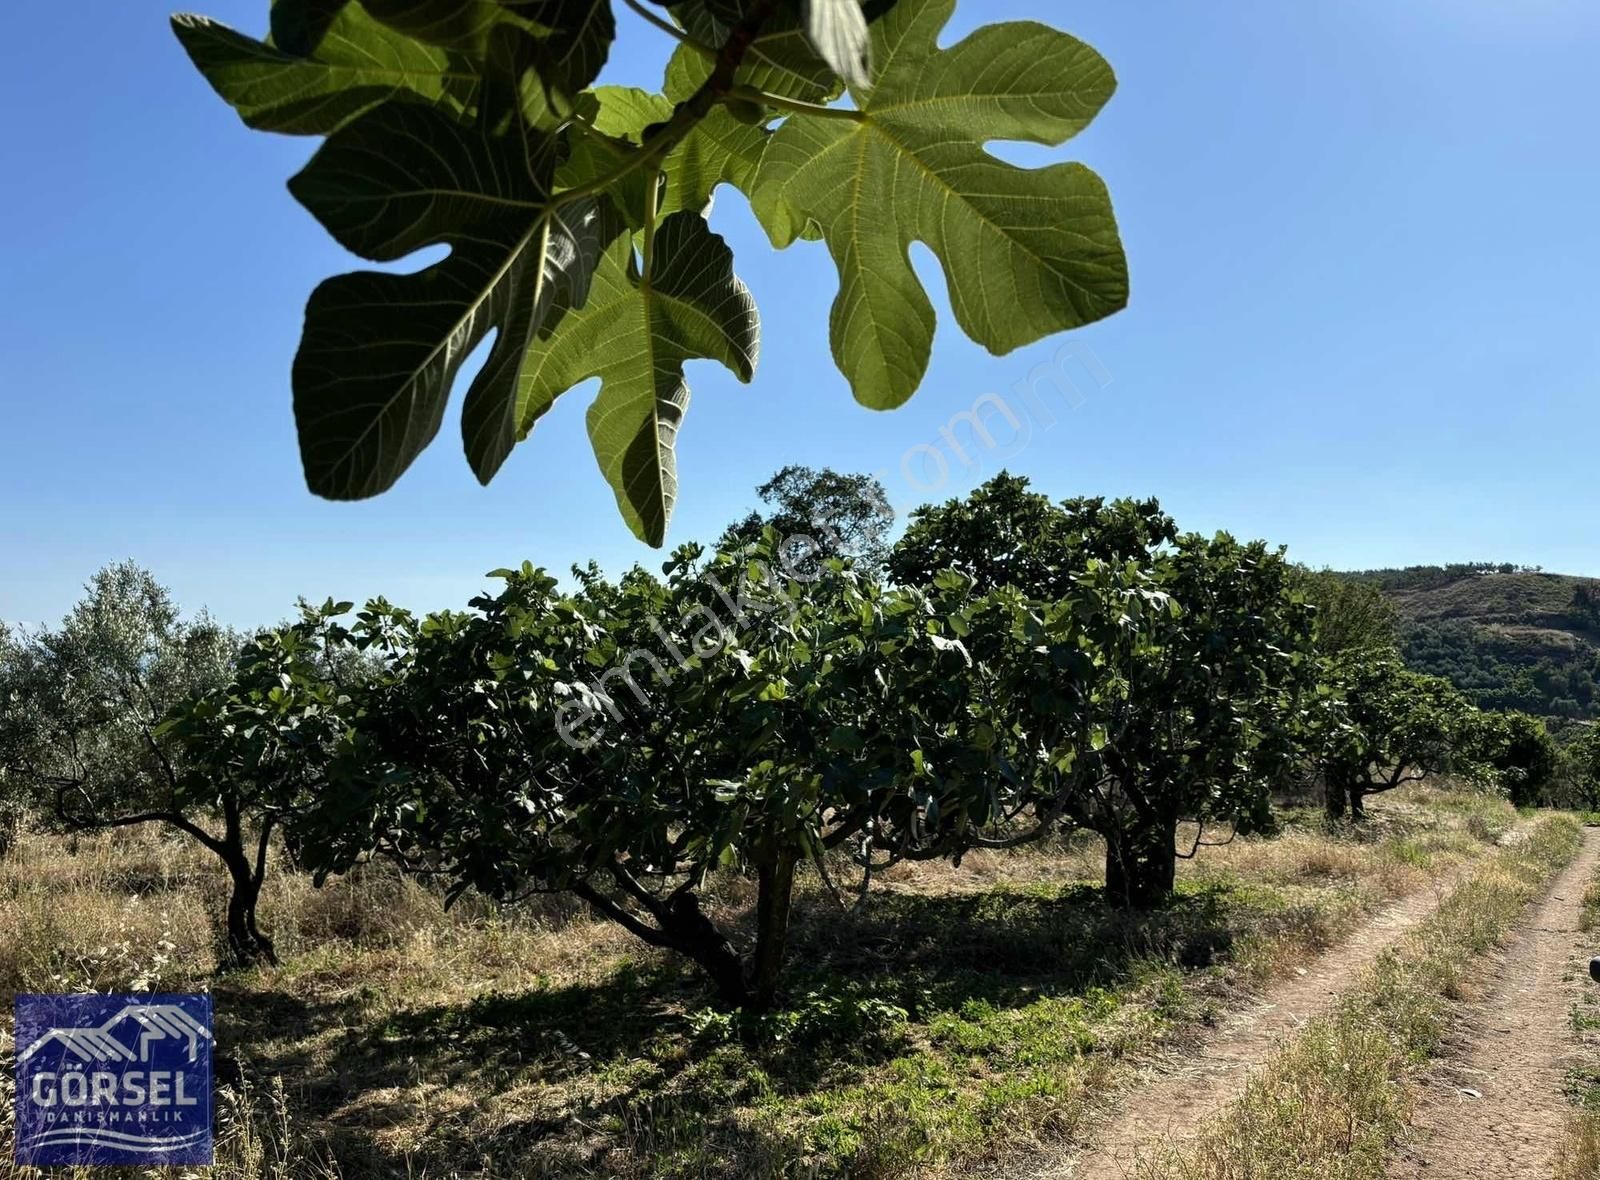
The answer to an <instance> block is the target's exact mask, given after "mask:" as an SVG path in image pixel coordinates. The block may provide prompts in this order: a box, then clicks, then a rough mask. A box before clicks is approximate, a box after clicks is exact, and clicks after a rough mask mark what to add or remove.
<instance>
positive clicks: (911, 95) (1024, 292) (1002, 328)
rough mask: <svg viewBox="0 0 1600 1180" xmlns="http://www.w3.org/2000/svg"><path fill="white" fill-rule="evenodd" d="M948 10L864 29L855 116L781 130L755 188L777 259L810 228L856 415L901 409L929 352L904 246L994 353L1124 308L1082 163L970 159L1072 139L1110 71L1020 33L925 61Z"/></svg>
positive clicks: (910, 5)
mask: <svg viewBox="0 0 1600 1180" xmlns="http://www.w3.org/2000/svg"><path fill="white" fill-rule="evenodd" d="M953 8H954V0H901V2H900V3H899V4H898V5H896V6H895V8H894V9H893V10H892V11H891V12H890V13H889V14H888V15H887V16H885V17H883V19H881V20H880V21H878V22H877V23H875V24H874V25H873V26H872V52H873V58H874V61H875V62H876V67H877V69H878V70H879V75H878V77H877V79H876V80H875V82H874V85H873V87H872V89H871V90H870V91H865V92H864V91H855V92H853V96H854V98H855V100H856V105H857V107H858V108H859V117H850V116H849V115H844V116H843V117H821V116H813V115H806V114H799V115H794V116H793V117H791V118H788V119H787V120H786V121H785V122H784V124H783V126H782V127H781V128H780V129H779V130H778V132H777V134H776V135H775V136H774V138H773V140H772V142H771V144H770V145H769V146H768V149H767V152H766V156H765V159H764V160H763V163H762V167H761V171H760V174H759V176H758V178H757V181H756V193H755V196H754V198H753V201H754V204H755V207H756V211H757V213H758V215H759V216H760V217H761V219H762V222H763V224H764V225H765V226H766V228H767V231H768V233H769V234H770V236H771V237H772V239H773V241H774V243H775V244H777V245H778V246H780V247H782V246H787V245H789V244H790V243H791V242H793V241H794V240H795V239H796V238H797V237H800V236H801V235H802V234H804V233H805V232H806V230H807V227H808V226H815V227H817V228H818V229H820V231H821V233H822V235H823V236H824V237H825V239H826V240H827V243H828V247H829V250H830V252H831V253H832V255H833V258H834V261H835V264H836V265H837V266H838V269H839V276H840V294H839V297H838V299H837V300H836V301H835V303H834V306H833V313H832V318H831V328H832V342H833V353H834V358H835V360H836V361H837V363H838V364H839V367H840V369H841V370H843V372H844V373H845V375H846V376H847V377H848V378H849V380H850V383H851V385H852V387H853V389H854V391H855V395H856V397H857V399H858V400H860V401H861V402H862V403H863V404H865V405H868V406H872V407H875V408H879V409H887V408H891V407H893V406H897V405H900V404H901V403H902V402H904V401H905V400H906V399H907V398H909V397H910V396H911V394H912V393H913V392H914V391H915V390H916V388H917V386H918V384H919V383H920V382H921V380H922V377H923V375H924V374H925V373H926V371H927V367H928V360H929V356H930V353H931V350H932V345H933V331H934V310H933V305H932V303H931V302H930V301H929V299H928V296H927V293H926V292H925V291H924V290H923V288H922V284H921V282H920V281H919V280H918V278H917V276H916V273H915V272H914V271H913V270H912V268H911V262H910V253H909V250H910V246H911V244H912V243H913V242H917V241H921V242H924V243H926V244H927V245H928V246H929V247H931V248H932V250H933V252H934V254H935V255H937V256H938V258H939V260H940V261H941V262H942V263H943V265H944V272H945V278H946V281H947V283H948V285H949V294H950V302H951V305H952V307H953V308H954V310H955V314H956V319H957V321H958V322H959V323H960V325H961V327H962V328H963V329H964V330H965V331H966V333H967V335H969V336H971V337H972V338H973V339H974V340H976V341H978V342H979V343H980V344H982V345H984V346H985V347H986V348H988V349H989V350H990V351H991V352H994V353H997V354H1001V353H1006V352H1010V351H1011V350H1013V349H1016V348H1019V347H1021V346H1023V345H1025V344H1030V343H1032V342H1034V341H1036V340H1039V339H1041V338H1042V337H1045V336H1048V335H1051V334H1052V333H1055V332H1059V331H1062V330H1064V329H1067V328H1073V327H1078V326H1080V325H1082V324H1086V323H1090V322H1092V321H1094V320H1097V319H1100V318H1102V317H1104V316H1107V315H1110V314H1111V313H1112V312H1114V311H1116V310H1118V309H1119V308H1121V307H1122V306H1123V305H1124V304H1125V303H1126V301H1127V294H1128V283H1127V268H1126V261H1125V259H1124V257H1123V253H1122V246H1121V242H1120V240H1119V238H1118V234H1117V226H1116V220H1115V217H1114V216H1113V214H1112V210H1111V202H1110V198H1109V197H1108V195H1107V193H1106V190H1105V186H1104V185H1103V184H1102V183H1101V181H1100V178H1099V177H1097V176H1096V175H1095V174H1094V173H1093V172H1091V171H1090V170H1089V169H1087V168H1085V167H1083V166H1082V165H1080V164H1056V165H1052V166H1050V167H1046V168H1040V169H1026V168H1019V167H1017V166H1015V165H1012V164H1008V163H1005V162H1003V161H1001V160H998V159H996V158H995V157H994V156H992V155H990V154H989V153H988V152H986V151H984V149H983V144H984V143H986V142H987V141H990V140H996V139H1013V140H1023V141H1028V142H1034V143H1043V144H1059V143H1062V142H1063V141H1065V140H1066V139H1067V138H1069V137H1070V136H1072V135H1074V134H1076V133H1077V132H1078V131H1080V130H1081V129H1082V128H1083V127H1084V126H1086V125H1087V124H1088V123H1089V121H1090V120H1091V119H1093V117H1094V116H1095V114H1096V112H1098V111H1099V109H1100V107H1101V106H1102V105H1104V103H1105V102H1106V100H1107V99H1109V98H1110V96H1111V93H1112V91H1113V89H1114V87H1115V81H1114V79H1113V77H1112V74H1111V69H1110V67H1109V66H1107V65H1106V63H1105V61H1104V60H1103V59H1102V58H1101V57H1100V56H1099V55H1098V54H1097V53H1095V52H1094V50H1092V49H1090V48H1089V47H1088V46H1086V45H1084V44H1083V43H1082V42H1080V41H1077V40H1076V39H1074V38H1072V37H1070V36H1068V35H1066V34H1065V33H1060V32H1057V31H1055V30H1053V29H1050V28H1047V27H1045V26H1043V25H1038V24H1033V23H1030V22H1018V23H1012V24H1003V25H991V26H988V27H985V28H982V29H979V30H978V31H977V32H976V33H974V34H972V35H971V36H969V37H968V38H966V39H965V40H963V41H961V42H960V43H958V44H957V45H955V46H953V47H952V48H950V49H940V48H939V46H938V36H939V32H940V30H941V29H942V28H943V27H944V25H945V23H946V21H947V20H948V19H949V16H950V14H951V11H952V10H953ZM841 114H842V113H841Z"/></svg>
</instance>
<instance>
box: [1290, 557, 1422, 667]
mask: <svg viewBox="0 0 1600 1180" xmlns="http://www.w3.org/2000/svg"><path fill="white" fill-rule="evenodd" d="M1295 586H1296V589H1298V590H1299V592H1300V593H1301V594H1302V595H1303V596H1304V597H1305V600H1306V601H1307V602H1308V603H1310V604H1311V606H1312V607H1313V608H1314V609H1315V610H1316V613H1317V614H1316V627H1317V651H1318V652H1320V653H1321V654H1323V655H1325V656H1334V655H1339V654H1341V653H1343V652H1357V651H1379V652H1388V651H1393V650H1394V649H1395V647H1396V645H1397V644H1398V642H1399V615H1398V614H1397V613H1396V611H1395V609H1394V605H1393V604H1392V603H1391V602H1390V601H1389V600H1388V599H1387V598H1385V597H1384V594H1383V591H1382V590H1381V589H1380V588H1379V587H1378V586H1377V585H1376V584H1375V583H1373V582H1370V581H1364V580H1362V579H1360V578H1353V577H1350V576H1349V575H1347V574H1340V573H1336V572H1334V571H1333V570H1326V569H1324V570H1312V569H1307V568H1305V567H1303V566H1296V567H1295Z"/></svg>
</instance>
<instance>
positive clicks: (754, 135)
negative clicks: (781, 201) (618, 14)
mask: <svg viewBox="0 0 1600 1180" xmlns="http://www.w3.org/2000/svg"><path fill="white" fill-rule="evenodd" d="M585 101H586V103H587V104H588V106H589V109H588V110H587V112H586V113H587V115H588V117H589V120H590V122H589V127H590V128H591V129H592V131H593V132H594V134H585V135H579V136H575V137H574V140H573V146H572V152H571V156H570V158H569V159H568V160H566V162H565V163H563V165H562V167H561V169H560V170H559V171H558V172H557V174H556V179H557V183H558V184H559V185H560V186H561V187H562V188H573V187H577V186H579V185H582V184H587V183H591V182H593V181H595V180H597V179H599V178H601V177H604V176H609V175H614V174H615V173H616V172H617V171H618V169H619V168H621V166H622V165H623V164H624V162H625V161H626V160H627V158H628V156H629V155H630V154H631V153H632V152H633V151H634V150H635V149H636V148H637V146H638V145H639V144H640V143H641V142H642V141H643V139H644V135H645V132H646V131H647V130H648V129H649V128H650V127H652V126H654V125H656V124H659V123H662V122H665V121H666V120H667V119H668V118H670V117H671V115H672V110H673V104H672V103H670V102H668V101H667V100H666V99H665V98H663V97H661V96H660V95H657V94H650V93H648V92H646V91H643V90H637V89H634V88H632V87H622V86H601V87H598V88H597V89H595V90H594V91H592V92H591V94H590V95H586V96H585ZM766 140H767V133H766V132H765V131H763V130H762V129H761V128H759V127H751V126H748V125H747V124H744V123H741V122H739V121H738V120H737V119H735V118H733V116H731V115H729V114H728V113H727V111H725V110H723V109H722V108H720V107H718V108H716V109H713V110H712V111H711V112H710V113H709V114H708V115H707V116H706V117H705V118H704V119H702V120H701V121H700V122H699V123H698V124H696V125H695V127H694V129H693V130H692V131H690V132H689V134H688V135H686V136H685V137H684V138H683V139H682V140H681V141H680V142H679V143H678V144H676V145H675V146H674V147H673V149H672V151H671V152H669V153H668V154H667V156H666V157H665V159H663V160H662V163H661V170H662V173H663V181H662V186H661V191H660V194H659V196H658V205H657V213H658V214H659V215H665V214H668V213H675V212H677V211H678V210H680V209H688V210H692V211H694V212H696V213H700V212H704V210H705V209H706V207H707V206H708V205H709V204H710V201H711V193H712V190H713V189H715V188H716V187H717V185H719V184H724V183H726V184H732V185H735V186H737V187H738V188H740V189H743V190H745V191H746V192H748V191H749V189H750V187H751V185H752V183H753V182H754V179H755V175H756V169H757V168H758V167H759V166H760V163H761V151H762V148H763V147H764V146H765V145H766ZM650 183H651V177H650V175H649V170H648V169H639V170H637V171H636V172H634V173H633V174H632V175H630V176H628V177H627V178H625V179H624V180H623V181H622V182H621V183H620V184H619V185H618V186H617V187H616V188H615V189H613V191H612V196H613V198H614V199H615V200H616V201H617V203H618V204H619V205H620V206H622V208H623V209H624V210H625V211H626V212H627V214H628V220H629V224H631V225H632V226H634V228H636V229H637V228H642V227H643V225H644V217H645V204H646V198H647V196H648V194H649V185H650Z"/></svg>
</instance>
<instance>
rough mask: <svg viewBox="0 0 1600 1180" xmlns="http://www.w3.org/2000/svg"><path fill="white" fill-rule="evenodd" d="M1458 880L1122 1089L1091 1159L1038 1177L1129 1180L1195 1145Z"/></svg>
mask: <svg viewBox="0 0 1600 1180" xmlns="http://www.w3.org/2000/svg"><path fill="white" fill-rule="evenodd" d="M1455 881H1456V877H1455V876H1450V877H1446V878H1444V879H1442V880H1439V881H1436V882H1434V883H1433V884H1432V885H1431V886H1427V887H1424V888H1423V889H1421V890H1419V891H1418V892H1416V893H1413V894H1411V895H1410V896H1409V897H1405V898H1402V899H1401V900H1400V901H1397V902H1394V903H1392V904H1391V905H1389V906H1388V907H1387V908H1385V909H1382V910H1380V911H1378V913H1377V914H1376V915H1375V916H1374V917H1373V918H1372V919H1371V920H1370V921H1369V922H1367V923H1366V924H1365V925H1363V926H1362V927H1361V928H1360V929H1358V930H1357V931H1356V932H1355V933H1354V934H1352V935H1351V937H1350V938H1349V939H1348V940H1347V941H1345V942H1343V943H1341V944H1340V945H1339V946H1337V947H1334V948H1333V949H1331V950H1329V951H1327V952H1326V953H1325V954H1322V955H1319V956H1317V957H1316V958H1315V959H1311V960H1308V961H1307V964H1306V967H1305V968H1304V971H1305V974H1303V975H1295V976H1291V977H1290V978H1289V979H1287V980H1284V981H1282V982H1279V983H1276V984H1273V985H1271V986H1269V987H1268V988H1267V989H1266V991H1265V992H1264V993H1263V994H1262V996H1261V997H1260V998H1259V999H1258V1000H1257V1001H1256V1002H1254V1003H1252V1004H1251V1005H1249V1006H1248V1007H1246V1008H1244V1009H1242V1010H1240V1011H1238V1012H1236V1013H1233V1014H1231V1015H1230V1016H1229V1017H1228V1018H1227V1019H1226V1020H1225V1021H1224V1022H1223V1023H1222V1024H1221V1025H1219V1026H1218V1027H1217V1028H1215V1029H1211V1030H1206V1031H1201V1032H1196V1033H1195V1034H1194V1035H1193V1036H1192V1037H1191V1038H1190V1039H1189V1041H1187V1042H1186V1043H1185V1044H1183V1045H1182V1046H1180V1047H1179V1052H1177V1053H1174V1054H1173V1055H1172V1056H1171V1057H1170V1058H1167V1059H1164V1060H1161V1061H1158V1062H1156V1063H1154V1065H1153V1066H1152V1067H1151V1068H1150V1069H1149V1070H1147V1071H1146V1073H1145V1075H1144V1076H1142V1077H1135V1078H1134V1079H1133V1081H1132V1082H1131V1083H1130V1085H1128V1086H1127V1087H1125V1088H1123V1090H1122V1094H1121V1098H1122V1101H1121V1104H1120V1105H1119V1106H1118V1107H1117V1109H1116V1110H1114V1111H1113V1112H1110V1113H1109V1115H1108V1118H1107V1121H1106V1122H1105V1123H1104V1125H1103V1127H1102V1128H1101V1130H1100V1131H1099V1133H1098V1134H1097V1135H1096V1136H1095V1139H1094V1142H1093V1143H1092V1144H1091V1145H1090V1147H1089V1149H1088V1150H1087V1151H1086V1152H1085V1153H1084V1154H1082V1155H1080V1156H1078V1157H1077V1158H1076V1159H1072V1160H1065V1161H1062V1162H1060V1163H1057V1164H1053V1165H1051V1166H1049V1167H1046V1168H1045V1169H1043V1170H1042V1171H1035V1172H1033V1173H1031V1177H1032V1180H1123V1177H1125V1176H1129V1175H1132V1174H1133V1170H1134V1167H1133V1165H1134V1161H1135V1159H1136V1157H1137V1156H1138V1155H1139V1154H1141V1153H1147V1152H1149V1151H1151V1150H1152V1149H1166V1148H1169V1147H1172V1146H1176V1145H1180V1144H1182V1143H1184V1142H1187V1141H1188V1140H1189V1139H1191V1138H1193V1137H1194V1136H1195V1135H1196V1134H1198V1133H1199V1131H1200V1130H1202V1129H1203V1127H1204V1125H1205V1123H1206V1121H1207V1120H1208V1119H1209V1118H1210V1116H1212V1115H1214V1114H1216V1113H1217V1112H1218V1111H1220V1110H1221V1109H1222V1108H1223V1107H1224V1106H1225V1105H1227V1103H1228V1102H1230V1101H1231V1100H1232V1099H1234V1098H1236V1097H1238V1095H1239V1094H1240V1093H1241V1092H1242V1091H1243V1089H1244V1085H1245V1081H1246V1079H1248V1078H1249V1076H1250V1075H1251V1073H1253V1072H1254V1071H1255V1070H1256V1069H1258V1068H1259V1067H1260V1066H1262V1065H1263V1064H1265V1063H1266V1061H1267V1059H1268V1058H1270V1057H1271V1056H1272V1054H1273V1052H1274V1050H1276V1049H1277V1048H1278V1046H1279V1045H1280V1044H1281V1043H1282V1042H1283V1040H1284V1038H1285V1037H1288V1036H1291V1035H1293V1034H1294V1033H1295V1032H1297V1031H1298V1030H1299V1029H1300V1028H1301V1027H1302V1026H1303V1025H1304V1024H1305V1023H1306V1021H1308V1020H1310V1019H1312V1018H1313V1017H1316V1016H1319V1015H1321V1014H1322V1013H1324V1012H1326V1011H1328V1010H1330V1009H1331V1008H1332V1006H1333V1003H1334V1002H1335V1000H1336V999H1337V998H1338V997H1339V995H1340V994H1341V993H1343V992H1344V991H1345V990H1346V989H1347V988H1349V987H1350V985H1351V984H1352V983H1353V982H1354V981H1355V978H1356V977H1357V976H1358V975H1360V974H1361V972H1362V971H1363V970H1365V969H1366V968H1367V967H1369V966H1370V965H1371V964H1372V962H1373V961H1374V960H1375V959H1377V957H1378V956H1379V955H1380V954H1381V953H1382V952H1383V951H1384V950H1385V949H1386V948H1388V947H1390V946H1392V945H1394V943H1395V942H1397V941H1398V940H1399V939H1400V938H1402V937H1404V935H1405V934H1406V933H1407V932H1408V931H1410V930H1411V929H1413V928H1414V927H1415V926H1417V925H1418V924H1419V923H1420V922H1422V921H1423V919H1425V918H1426V917H1427V916H1428V915H1429V914H1431V913H1433V911H1434V910H1435V909H1437V908H1438V905H1439V902H1440V901H1441V900H1442V899H1443V898H1444V896H1445V894H1446V893H1448V892H1449V890H1450V888H1451V887H1452V886H1453V885H1454V884H1455Z"/></svg>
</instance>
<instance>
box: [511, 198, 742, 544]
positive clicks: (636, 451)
mask: <svg viewBox="0 0 1600 1180" xmlns="http://www.w3.org/2000/svg"><path fill="white" fill-rule="evenodd" d="M760 338H761V330H760V320H759V318H758V316H757V314H756V306H755V301H754V300H753V299H752V298H751V297H750V292H749V290H748V288H746V287H745V285H744V283H742V282H741V281H740V280H739V279H738V277H737V276H735V275H734V273H733V252H732V251H731V250H729V249H728V246H727V244H726V243H725V242H724V241H723V240H722V239H721V238H720V237H718V236H717V235H716V234H714V233H712V232H711V230H710V229H709V228H708V227H707V225H706V223H705V219H704V218H702V217H700V216H699V215H698V214H695V213H689V212H680V213H675V214H673V215H672V216H671V217H668V218H666V219H665V220H663V221H662V222H661V224H660V228H659V229H658V230H657V231H656V234H655V237H654V242H653V245H652V246H651V249H650V262H649V269H648V272H647V273H644V274H641V272H640V268H639V263H638V260H637V258H636V256H635V252H634V244H633V237H632V235H631V234H621V235H617V236H615V237H613V238H612V239H611V242H610V244H609V245H608V246H607V248H606V250H605V254H604V257H603V258H602V260H601V262H600V265H599V267H598V268H597V269H596V271H595V273H594V281H593V284H592V287H591V289H590V292H589V299H588V302H587V303H586V304H585V305H584V306H583V308H582V309H581V310H575V311H572V312H569V313H568V314H566V315H564V316H563V317H561V318H560V319H559V320H558V321H556V322H555V324H554V326H553V328H552V329H550V330H549V331H548V332H547V333H546V334H545V338H543V339H541V340H539V341H537V342H536V343H535V344H534V346H533V348H532V351H531V352H530V354H529V357H528V362H527V364H526V365H525V366H524V367H523V371H522V378H521V382H520V385H519V388H518V403H517V404H518V408H517V416H518V420H519V423H520V428H521V429H520V433H521V435H522V436H523V437H526V436H527V434H528V432H529V431H531V430H532V429H533V426H534V424H535V423H536V422H537V421H538V419H539V418H540V417H541V416H542V415H543V414H544V413H545V412H546V411H547V410H548V409H549V408H550V406H551V405H552V404H553V403H554V402H555V399H556V398H557V397H559V396H560V395H561V394H562V393H564V392H565V391H566V390H568V389H570V388H571V387H572V386H574V385H576V384H578V383H579V382H580V381H584V380H587V379H589V378H591V377H598V378H600V393H599V396H598V397H596V398H595V401H594V404H593V405H592V406H590V407H589V439H590V442H591V443H592V444H593V446H594V451H595V457H596V458H597V459H598V460H599V461H600V469H601V471H602V472H604V473H605V477H606V479H607V480H608V481H609V482H610V484H611V487H612V490H613V491H614V492H615V493H616V497H617V506H618V507H619V508H620V509H621V510H622V515H623V518H624V519H625V520H626V521H627V522H628V527H629V528H631V529H632V530H633V531H634V533H635V534H636V535H637V536H638V537H639V538H640V539H641V540H643V541H646V542H648V543H649V544H651V545H660V544H661V542H662V540H663V538H664V537H665V536H666V531H667V522H668V520H669V519H670V518H671V516H672V509H673V505H674V503H675V502H676V500H677V495H678V474H677V462H676V458H675V456H674V447H675V445H676V442H677V435H678V427H679V425H680V424H681V423H682V421H683V414H684V410H685V408H686V407H687V406H688V404H689V386H688V384H687V382H685V380H684V376H683V367H684V363H685V362H686V361H689V360H693V359H696V358H705V359H710V360H718V361H721V362H722V363H723V364H724V365H726V366H727V367H728V368H729V369H731V370H732V371H733V373H734V374H735V375H736V376H738V378H739V379H740V380H741V381H749V380H750V378H751V377H752V376H753V375H754V373H755V366H756V358H757V355H758V353H759V350H760Z"/></svg>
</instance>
